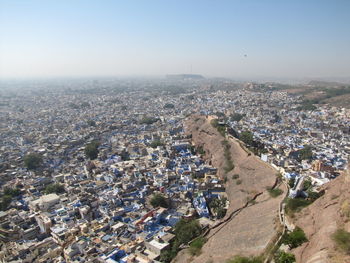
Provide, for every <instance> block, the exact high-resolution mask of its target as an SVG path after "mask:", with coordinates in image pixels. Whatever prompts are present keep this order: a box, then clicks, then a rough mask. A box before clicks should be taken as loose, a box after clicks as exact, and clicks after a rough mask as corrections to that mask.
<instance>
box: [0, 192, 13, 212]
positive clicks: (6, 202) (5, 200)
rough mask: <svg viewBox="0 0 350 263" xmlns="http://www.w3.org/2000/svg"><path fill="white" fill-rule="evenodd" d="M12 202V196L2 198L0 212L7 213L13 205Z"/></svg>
mask: <svg viewBox="0 0 350 263" xmlns="http://www.w3.org/2000/svg"><path fill="white" fill-rule="evenodd" d="M11 202H12V196H11V195H4V196H3V197H2V198H1V202H0V210H1V211H5V210H6V209H7V208H8V206H9V205H10V204H11Z"/></svg>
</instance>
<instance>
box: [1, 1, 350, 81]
mask: <svg viewBox="0 0 350 263" xmlns="http://www.w3.org/2000/svg"><path fill="white" fill-rule="evenodd" d="M349 11H350V2H349V1H346V0H337V1H330V0H329V1H316V0H310V1H301V0H296V1H271V0H270V1H260V0H259V1H258V0H255V1H81V0H80V1H79V0H78V1H68V0H63V1H12V0H1V1H0V78H3V79H4V78H47V77H48V78H51V77H100V76H102V77H103V76H146V77H155V76H164V75H166V74H179V73H193V74H195V73H197V74H202V75H204V76H207V77H229V78H237V79H249V78H251V79H269V78H275V79H283V78H286V79H303V78H306V79H312V78H322V79H337V78H339V79H349V77H350V74H349V72H350V52H349V47H350V27H349V25H350V16H349Z"/></svg>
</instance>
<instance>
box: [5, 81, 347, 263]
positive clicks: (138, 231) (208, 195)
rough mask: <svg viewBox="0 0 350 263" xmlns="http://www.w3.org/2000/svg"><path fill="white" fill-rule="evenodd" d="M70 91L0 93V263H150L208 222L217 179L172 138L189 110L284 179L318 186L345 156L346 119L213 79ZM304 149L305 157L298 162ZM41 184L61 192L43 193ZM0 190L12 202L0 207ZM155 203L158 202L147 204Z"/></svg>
mask: <svg viewBox="0 0 350 263" xmlns="http://www.w3.org/2000/svg"><path fill="white" fill-rule="evenodd" d="M118 83H119V82H118ZM79 85H81V83H76V84H75V85H72V86H67V85H63V87H61V86H60V85H57V87H55V88H52V89H46V90H45V89H40V88H39V89H22V90H19V91H16V90H13V91H12V90H9V91H6V92H5V91H3V92H2V93H1V94H0V95H1V97H0V100H1V101H0V102H1V106H0V120H1V121H0V123H1V124H0V125H1V126H0V138H1V140H0V156H1V157H0V162H1V165H0V176H1V189H2V201H1V202H2V207H3V209H2V210H3V211H0V241H1V249H0V261H2V262H34V261H35V262H109V263H113V262H157V261H158V260H159V258H160V255H161V253H162V251H164V250H165V249H167V248H168V246H169V244H170V242H171V241H172V240H173V239H174V233H173V228H174V226H175V224H176V223H177V222H178V221H179V220H180V219H181V218H192V217H199V218H201V219H202V220H201V221H200V222H201V225H202V227H206V226H208V225H210V224H212V223H213V222H214V220H216V216H215V214H214V213H213V212H212V211H211V209H210V206H209V205H208V204H207V202H210V200H212V199H214V198H218V199H223V198H224V197H225V188H224V182H223V181H222V180H221V179H220V178H218V177H217V176H216V172H217V169H216V168H215V167H212V166H211V165H209V164H208V163H205V162H204V161H203V160H202V158H201V156H200V153H199V152H198V151H197V150H196V147H195V146H193V145H192V144H191V137H190V136H188V135H186V134H185V133H184V127H183V120H184V119H185V118H186V117H187V116H189V115H190V114H193V113H196V114H205V115H213V114H217V113H224V114H225V115H226V116H227V117H228V118H227V119H226V121H227V124H228V125H229V126H230V127H231V128H232V129H234V130H235V131H237V133H238V134H239V133H240V132H242V131H246V130H248V131H250V132H252V133H253V135H254V139H255V140H259V141H260V142H262V143H263V144H264V146H265V148H266V151H264V153H263V154H262V155H261V158H262V159H263V160H264V161H267V162H269V163H271V164H273V165H275V166H276V167H277V168H278V169H279V170H281V172H282V173H283V174H284V175H285V176H286V177H296V178H302V177H304V176H305V175H306V176H312V178H313V180H314V181H315V183H318V184H322V183H324V182H326V181H327V180H329V179H332V178H334V177H335V176H336V175H337V172H338V171H340V170H342V169H344V168H345V167H346V162H347V158H348V156H349V153H350V140H349V139H350V135H349V132H350V131H349V124H350V121H349V116H350V115H349V114H350V113H349V111H348V110H346V109H336V108H332V107H328V106H326V105H325V106H323V107H320V108H318V109H317V110H315V111H300V110H297V106H298V103H299V102H300V98H299V97H298V96H291V95H288V94H287V93H285V92H279V91H271V92H263V91H257V90H256V89H254V87H253V84H246V85H244V86H242V87H241V88H240V89H237V88H236V86H237V84H234V83H230V82H228V81H219V80H216V81H207V80H193V81H192V80H185V81H176V82H173V81H171V80H167V81H164V82H152V81H145V82H139V81H120V83H119V84H118V85H119V86H118V87H117V88H114V86H113V85H117V84H115V83H114V82H96V81H94V82H87V83H84V88H77V86H79ZM234 113H239V114H242V115H243V118H241V120H239V121H234V120H232V119H230V116H231V115H232V114H234ZM93 141H98V142H99V146H98V151H99V153H98V157H97V158H96V159H94V160H90V159H89V158H87V156H86V153H85V152H84V149H85V147H86V145H87V144H88V143H90V142H93ZM306 145H310V146H311V147H312V153H313V156H312V158H310V159H308V160H303V161H299V160H298V156H297V154H296V153H298V151H299V150H300V149H302V148H303V147H305V146H306ZM31 153H36V154H39V155H40V156H41V157H42V163H40V167H38V168H36V169H27V168H28V167H26V166H25V165H24V159H25V156H27V155H29V154H31ZM52 185H61V186H63V188H64V189H63V190H60V191H52V192H48V187H49V186H52ZM6 189H7V191H8V189H18V193H16V195H13V196H12V198H11V199H10V200H7V203H6V205H5V201H4V197H5V196H6V193H5V191H6ZM156 195H161V196H162V197H164V198H165V199H166V204H167V205H163V206H154V205H152V202H151V199H152V198H153V197H154V196H156ZM227 205H228V204H227Z"/></svg>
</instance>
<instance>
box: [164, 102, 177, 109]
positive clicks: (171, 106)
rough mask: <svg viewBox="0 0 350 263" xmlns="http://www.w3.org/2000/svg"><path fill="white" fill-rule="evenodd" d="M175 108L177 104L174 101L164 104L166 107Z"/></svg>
mask: <svg viewBox="0 0 350 263" xmlns="http://www.w3.org/2000/svg"><path fill="white" fill-rule="evenodd" d="M174 108H175V105H174V104H172V103H166V104H165V105H164V109H174Z"/></svg>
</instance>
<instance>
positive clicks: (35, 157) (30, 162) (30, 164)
mask: <svg viewBox="0 0 350 263" xmlns="http://www.w3.org/2000/svg"><path fill="white" fill-rule="evenodd" d="M42 162H43V159H42V157H41V155H40V154H37V153H30V154H28V155H26V156H25V157H24V165H25V166H26V167H27V169H28V170H35V169H37V168H39V167H40V166H41V164H42Z"/></svg>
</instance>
